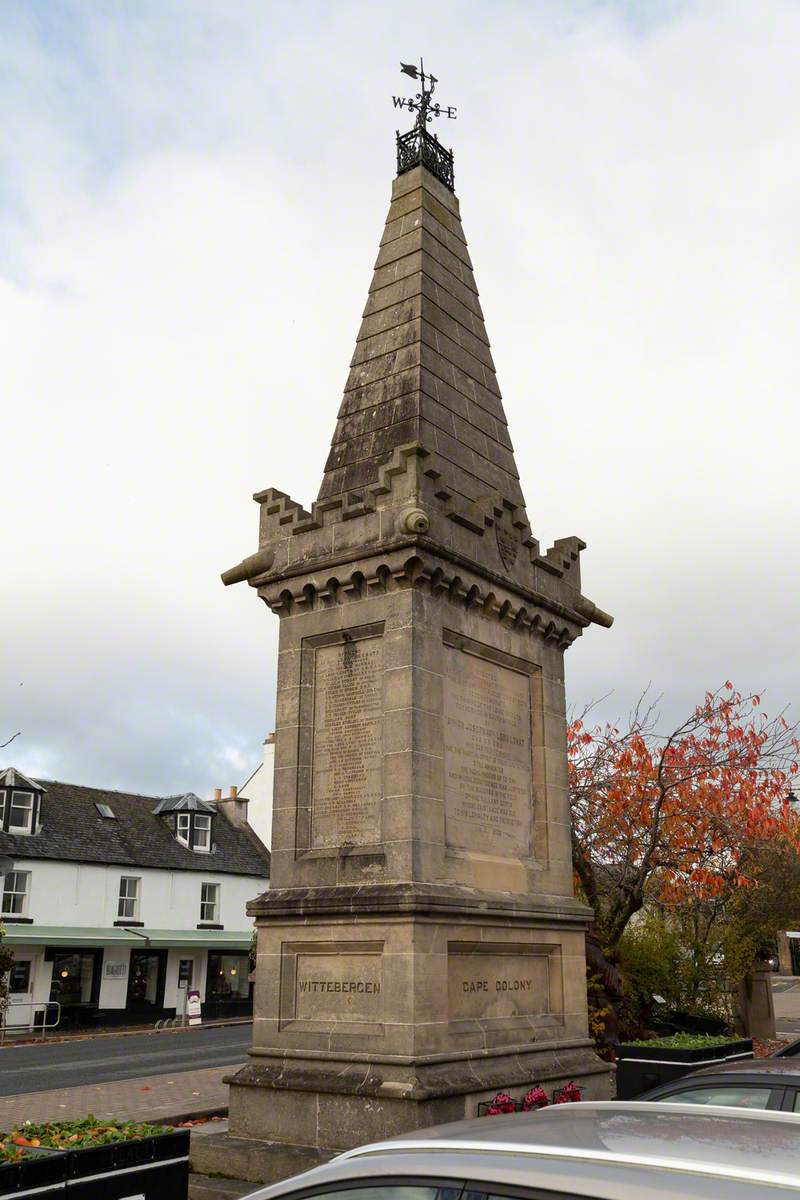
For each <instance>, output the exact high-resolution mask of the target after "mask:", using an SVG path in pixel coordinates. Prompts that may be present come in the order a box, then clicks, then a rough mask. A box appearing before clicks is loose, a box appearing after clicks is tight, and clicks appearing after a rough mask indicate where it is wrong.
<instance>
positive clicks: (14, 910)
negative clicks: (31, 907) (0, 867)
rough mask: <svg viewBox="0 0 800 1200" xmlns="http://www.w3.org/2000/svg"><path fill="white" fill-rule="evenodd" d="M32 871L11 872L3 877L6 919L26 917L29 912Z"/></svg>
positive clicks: (3, 907) (3, 908) (4, 914)
mask: <svg viewBox="0 0 800 1200" xmlns="http://www.w3.org/2000/svg"><path fill="white" fill-rule="evenodd" d="M30 879H31V873H30V871H9V873H8V874H7V875H5V876H4V877H3V906H2V915H3V916H4V917H24V916H25V914H26V913H27V911H28V898H29V894H30Z"/></svg>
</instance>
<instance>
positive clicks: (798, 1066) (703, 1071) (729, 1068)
mask: <svg viewBox="0 0 800 1200" xmlns="http://www.w3.org/2000/svg"><path fill="white" fill-rule="evenodd" d="M698 1075H785V1076H789V1075H795V1076H798V1077H800V1059H797V1058H735V1059H732V1060H731V1061H730V1062H726V1063H717V1065H716V1066H713V1067H700V1068H699V1070H697V1071H692V1073H691V1075H690V1076H682V1078H691V1079H694V1078H696V1077H697V1076H698Z"/></svg>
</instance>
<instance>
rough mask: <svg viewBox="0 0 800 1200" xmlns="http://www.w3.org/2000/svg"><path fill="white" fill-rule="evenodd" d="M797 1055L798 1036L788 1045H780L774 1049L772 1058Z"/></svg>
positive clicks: (799, 1045) (799, 1048)
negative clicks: (777, 1048)
mask: <svg viewBox="0 0 800 1200" xmlns="http://www.w3.org/2000/svg"><path fill="white" fill-rule="evenodd" d="M798 1055H800V1038H797V1039H796V1040H795V1041H793V1042H789V1045H788V1046H781V1048H780V1049H779V1050H776V1051H775V1053H774V1054H773V1055H772V1058H795V1057H797V1056H798Z"/></svg>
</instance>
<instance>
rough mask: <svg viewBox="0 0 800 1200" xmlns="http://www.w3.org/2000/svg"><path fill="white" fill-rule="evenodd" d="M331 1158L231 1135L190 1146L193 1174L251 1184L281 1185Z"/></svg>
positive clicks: (214, 1136) (215, 1135) (217, 1135)
mask: <svg viewBox="0 0 800 1200" xmlns="http://www.w3.org/2000/svg"><path fill="white" fill-rule="evenodd" d="M330 1157H331V1153H330V1152H327V1153H326V1152H325V1151H324V1150H317V1149H316V1147H314V1146H290V1145H288V1144H287V1143H286V1142H266V1141H260V1140H257V1139H254V1138H242V1137H237V1136H236V1135H235V1134H232V1133H210V1134H204V1135H203V1136H202V1137H193V1138H192V1145H191V1169H192V1171H193V1172H196V1173H198V1174H200V1175H203V1176H206V1177H212V1178H215V1177H219V1176H221V1177H222V1178H224V1179H244V1180H247V1182H248V1183H250V1184H254V1183H278V1182H280V1180H281V1179H288V1178H289V1177H290V1176H292V1175H299V1174H300V1173H301V1172H302V1171H310V1170H311V1168H312V1167H318V1166H321V1164H322V1163H324V1162H327V1161H328V1159H329V1158H330ZM247 1190H248V1191H251V1190H252V1188H249V1189H247Z"/></svg>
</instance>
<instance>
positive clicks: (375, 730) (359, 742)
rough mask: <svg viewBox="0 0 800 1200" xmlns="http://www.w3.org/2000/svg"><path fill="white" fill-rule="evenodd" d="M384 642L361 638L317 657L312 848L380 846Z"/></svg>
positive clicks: (322, 649)
mask: <svg viewBox="0 0 800 1200" xmlns="http://www.w3.org/2000/svg"><path fill="white" fill-rule="evenodd" d="M382 689H383V641H382V639H381V638H379V637H370V638H362V639H360V640H357V641H347V642H343V643H339V644H337V645H333V646H320V647H318V649H317V651H316V660H315V670H314V758H313V772H312V784H311V788H312V791H311V845H312V846H313V847H334V846H345V845H351V846H364V845H370V844H371V843H375V842H378V841H380V836H381V823H380V815H381V795H382V779H383V771H382V760H381V754H382V744H383V690H382Z"/></svg>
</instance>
